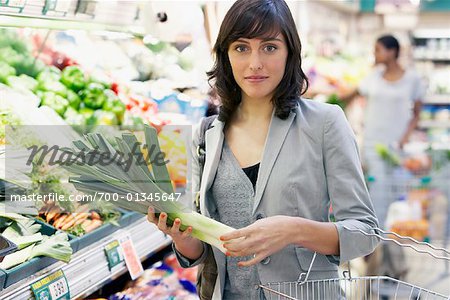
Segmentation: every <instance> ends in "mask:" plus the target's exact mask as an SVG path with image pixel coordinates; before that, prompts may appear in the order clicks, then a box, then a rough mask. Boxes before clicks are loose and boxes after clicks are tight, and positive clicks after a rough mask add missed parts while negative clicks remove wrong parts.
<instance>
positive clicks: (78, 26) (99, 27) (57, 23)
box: [0, 14, 145, 36]
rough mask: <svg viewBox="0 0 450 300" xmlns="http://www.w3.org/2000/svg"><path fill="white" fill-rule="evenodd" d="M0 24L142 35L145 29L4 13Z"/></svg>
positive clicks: (1, 15) (135, 26) (134, 26)
mask: <svg viewBox="0 0 450 300" xmlns="http://www.w3.org/2000/svg"><path fill="white" fill-rule="evenodd" d="M0 26H4V27H29V28H37V29H49V30H84V31H112V32H124V33H130V34H133V35H138V36H143V35H144V34H145V30H144V28H143V27H142V26H137V25H127V26H124V25H119V24H108V23H99V22H93V21H89V20H72V19H68V18H59V17H52V18H48V17H45V18H44V17H35V16H27V15H5V14H0Z"/></svg>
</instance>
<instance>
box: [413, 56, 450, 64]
mask: <svg viewBox="0 0 450 300" xmlns="http://www.w3.org/2000/svg"><path fill="white" fill-rule="evenodd" d="M414 60H416V61H430V62H436V63H443V64H450V58H442V57H427V58H425V57H416V58H414Z"/></svg>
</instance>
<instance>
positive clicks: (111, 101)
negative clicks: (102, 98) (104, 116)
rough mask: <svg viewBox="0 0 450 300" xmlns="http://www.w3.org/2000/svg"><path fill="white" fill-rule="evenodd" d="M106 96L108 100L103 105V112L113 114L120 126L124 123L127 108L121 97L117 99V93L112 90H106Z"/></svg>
mask: <svg viewBox="0 0 450 300" xmlns="http://www.w3.org/2000/svg"><path fill="white" fill-rule="evenodd" d="M104 93H105V95H106V96H107V100H106V102H105V103H103V108H102V109H103V110H104V111H110V112H113V113H114V114H115V115H116V117H117V120H118V121H119V123H120V124H122V122H123V116H124V114H125V110H126V106H125V103H123V102H122V101H121V100H120V98H119V97H117V95H116V93H114V92H113V91H112V90H105V91H104Z"/></svg>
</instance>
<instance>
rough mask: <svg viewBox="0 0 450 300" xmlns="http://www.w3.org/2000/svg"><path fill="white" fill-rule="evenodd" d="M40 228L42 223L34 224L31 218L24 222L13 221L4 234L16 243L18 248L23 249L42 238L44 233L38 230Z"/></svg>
mask: <svg viewBox="0 0 450 300" xmlns="http://www.w3.org/2000/svg"><path fill="white" fill-rule="evenodd" d="M40 229H41V225H39V224H34V221H33V220H31V219H30V220H29V221H28V222H26V223H23V224H21V223H17V222H13V223H12V224H11V225H10V226H9V227H8V228H6V229H5V231H3V233H2V235H3V236H4V237H5V238H7V239H8V240H10V241H11V242H13V243H14V244H16V245H17V249H18V250H21V249H23V248H25V247H28V246H30V245H32V244H36V243H37V242H40V241H41V240H42V234H41V233H39V232H38V231H39V230H40Z"/></svg>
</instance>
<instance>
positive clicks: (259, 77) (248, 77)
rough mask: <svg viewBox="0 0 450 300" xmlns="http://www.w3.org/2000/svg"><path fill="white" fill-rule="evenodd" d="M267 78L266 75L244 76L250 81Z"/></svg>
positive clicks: (254, 81)
mask: <svg viewBox="0 0 450 300" xmlns="http://www.w3.org/2000/svg"><path fill="white" fill-rule="evenodd" d="M267 78H269V77H268V76H247V77H245V80H247V81H248V82H252V83H257V82H262V81H264V80H266V79H267Z"/></svg>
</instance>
